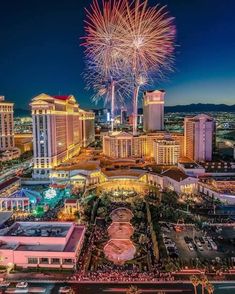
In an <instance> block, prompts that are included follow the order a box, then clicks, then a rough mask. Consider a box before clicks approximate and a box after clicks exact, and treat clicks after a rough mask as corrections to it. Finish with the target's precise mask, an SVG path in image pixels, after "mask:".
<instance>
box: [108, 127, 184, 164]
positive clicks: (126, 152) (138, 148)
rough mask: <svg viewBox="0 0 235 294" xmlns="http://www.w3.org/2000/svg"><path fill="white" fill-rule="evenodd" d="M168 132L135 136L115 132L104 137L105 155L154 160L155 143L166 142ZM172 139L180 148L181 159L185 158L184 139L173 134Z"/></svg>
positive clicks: (180, 135)
mask: <svg viewBox="0 0 235 294" xmlns="http://www.w3.org/2000/svg"><path fill="white" fill-rule="evenodd" d="M166 136H167V134H166V132H163V131H161V132H155V133H152V134H147V135H141V136H133V135H132V134H130V133H126V132H113V133H112V134H110V135H106V136H103V154H104V155H105V156H108V157H111V158H130V157H138V158H143V157H148V158H154V149H155V146H154V142H155V141H162V140H165V138H166ZM171 138H172V140H173V141H174V142H175V144H176V145H177V146H178V147H176V148H177V149H178V153H179V157H181V156H182V157H183V156H184V137H183V135H182V134H180V133H171Z"/></svg>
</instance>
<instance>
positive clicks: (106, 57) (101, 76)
mask: <svg viewBox="0 0 235 294" xmlns="http://www.w3.org/2000/svg"><path fill="white" fill-rule="evenodd" d="M86 13H87V20H86V22H85V31H86V36H85V37H84V38H83V39H84V43H83V44H82V45H84V46H85V54H86V57H87V60H88V61H89V62H88V64H89V65H88V72H89V78H88V79H87V80H88V84H89V85H90V86H91V87H92V88H93V89H94V90H95V92H96V94H95V96H94V99H95V100H97V99H99V97H102V96H105V97H106V101H107V100H108V101H109V100H111V110H112V111H111V112H112V113H111V116H112V118H113V111H114V92H115V94H116V98H117V97H118V99H120V100H119V101H121V102H123V101H126V100H127V97H128V98H129V97H130V92H131V91H132V92H133V116H134V119H133V121H134V122H133V132H134V133H136V129H137V107H138V95H139V90H140V89H141V88H142V87H143V86H144V85H146V84H148V83H150V81H151V77H152V75H153V74H154V75H162V73H163V72H164V71H165V70H169V69H171V65H172V55H173V51H174V39H175V27H174V25H173V18H172V17H169V16H168V13H167V12H166V11H165V7H162V8H160V7H159V6H154V7H149V6H148V1H147V0H135V1H133V2H131V3H129V1H128V0H107V1H104V0H103V1H102V5H99V3H98V0H93V3H92V5H91V7H90V11H89V10H86ZM110 97H111V98H110Z"/></svg>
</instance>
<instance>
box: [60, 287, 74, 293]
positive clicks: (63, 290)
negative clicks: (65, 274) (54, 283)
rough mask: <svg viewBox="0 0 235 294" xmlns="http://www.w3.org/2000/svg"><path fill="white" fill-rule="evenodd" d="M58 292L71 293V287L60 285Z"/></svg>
mask: <svg viewBox="0 0 235 294" xmlns="http://www.w3.org/2000/svg"><path fill="white" fill-rule="evenodd" d="M59 293H72V288H71V287H69V286H63V287H60V289H59Z"/></svg>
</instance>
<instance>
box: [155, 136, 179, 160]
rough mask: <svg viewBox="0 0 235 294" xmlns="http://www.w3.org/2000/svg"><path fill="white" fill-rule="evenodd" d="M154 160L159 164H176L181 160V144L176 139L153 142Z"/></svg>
mask: <svg viewBox="0 0 235 294" xmlns="http://www.w3.org/2000/svg"><path fill="white" fill-rule="evenodd" d="M153 152H154V160H155V162H156V164H159V165H175V164H177V163H178V161H179V156H180V144H179V143H178V142H176V141H174V140H171V139H169V140H167V139H166V140H158V141H154V142H153Z"/></svg>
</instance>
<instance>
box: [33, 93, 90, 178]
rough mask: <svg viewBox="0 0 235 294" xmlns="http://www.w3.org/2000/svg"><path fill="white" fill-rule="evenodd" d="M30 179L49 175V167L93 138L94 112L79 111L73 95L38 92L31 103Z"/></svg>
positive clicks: (74, 153)
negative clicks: (32, 157)
mask: <svg viewBox="0 0 235 294" xmlns="http://www.w3.org/2000/svg"><path fill="white" fill-rule="evenodd" d="M30 105H31V109H32V117H33V150H34V171H33V177H34V178H49V177H50V171H51V169H52V168H54V167H56V166H58V165H59V164H61V163H62V162H64V161H66V160H67V159H69V158H71V157H73V156H75V155H76V154H78V153H79V152H80V149H81V147H86V146H88V145H89V144H90V143H91V142H93V141H94V114H93V112H87V111H84V110H82V109H81V108H80V107H79V105H78V103H77V102H76V100H75V97H74V96H73V95H68V96H49V95H47V94H40V95H38V96H37V97H35V98H33V99H32V102H31V104H30Z"/></svg>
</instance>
